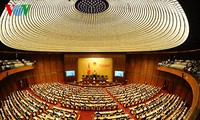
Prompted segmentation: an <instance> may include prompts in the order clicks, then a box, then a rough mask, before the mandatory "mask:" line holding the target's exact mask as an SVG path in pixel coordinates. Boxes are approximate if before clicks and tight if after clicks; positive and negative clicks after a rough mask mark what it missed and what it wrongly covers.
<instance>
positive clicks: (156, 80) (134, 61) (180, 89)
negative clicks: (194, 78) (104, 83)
mask: <svg viewBox="0 0 200 120" xmlns="http://www.w3.org/2000/svg"><path fill="white" fill-rule="evenodd" d="M171 56H172V54H166V53H165V54H162V53H156V54H152V53H149V54H146V53H145V54H142V53H141V54H127V56H126V72H125V73H126V79H127V80H128V83H140V84H144V83H147V84H150V85H154V86H159V87H162V88H163V89H166V90H167V91H168V92H170V93H173V94H176V95H178V96H180V97H181V98H182V99H184V100H185V101H186V102H187V103H188V105H189V106H191V104H192V98H193V95H192V90H191V87H190V85H189V84H188V83H187V82H186V81H185V80H184V79H183V78H181V77H178V76H176V75H174V74H171V73H167V72H162V71H158V70H157V64H158V62H160V61H162V60H166V59H168V58H170V57H171ZM164 86H165V87H164Z"/></svg>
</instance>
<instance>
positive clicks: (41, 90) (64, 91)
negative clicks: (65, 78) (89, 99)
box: [30, 83, 81, 104]
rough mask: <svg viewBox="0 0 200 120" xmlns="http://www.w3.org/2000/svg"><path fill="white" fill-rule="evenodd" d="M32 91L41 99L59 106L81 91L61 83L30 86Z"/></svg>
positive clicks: (78, 88)
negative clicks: (59, 103)
mask: <svg viewBox="0 0 200 120" xmlns="http://www.w3.org/2000/svg"><path fill="white" fill-rule="evenodd" d="M30 89H31V90H32V91H33V92H34V93H35V94H36V95H37V96H39V97H40V98H41V99H43V100H45V101H47V102H49V103H51V104H57V103H58V102H61V101H62V100H65V98H68V97H69V96H71V95H72V94H76V93H77V92H79V91H80V90H81V88H80V87H77V86H73V85H63V84H61V83H44V84H37V85H32V86H30Z"/></svg>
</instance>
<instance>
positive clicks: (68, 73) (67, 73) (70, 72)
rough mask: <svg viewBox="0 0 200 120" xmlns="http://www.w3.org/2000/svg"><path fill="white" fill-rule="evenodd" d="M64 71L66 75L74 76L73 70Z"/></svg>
mask: <svg viewBox="0 0 200 120" xmlns="http://www.w3.org/2000/svg"><path fill="white" fill-rule="evenodd" d="M65 73H66V76H67V77H69V76H75V70H67V71H65Z"/></svg>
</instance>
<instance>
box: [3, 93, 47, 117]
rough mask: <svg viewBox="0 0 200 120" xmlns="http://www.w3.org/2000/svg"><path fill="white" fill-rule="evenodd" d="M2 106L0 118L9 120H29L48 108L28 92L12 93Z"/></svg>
mask: <svg viewBox="0 0 200 120" xmlns="http://www.w3.org/2000/svg"><path fill="white" fill-rule="evenodd" d="M2 104H3V107H2V109H1V117H3V119H10V120H24V119H27V120H29V119H30V118H32V117H34V116H36V115H37V114H40V113H42V112H43V111H45V110H47V109H48V108H49V105H48V104H46V103H45V102H42V101H40V100H38V99H36V98H35V97H33V96H32V95H31V94H30V93H29V92H28V91H16V92H13V93H11V94H10V96H7V97H6V100H4V101H3V103H2ZM1 117H0V118H1Z"/></svg>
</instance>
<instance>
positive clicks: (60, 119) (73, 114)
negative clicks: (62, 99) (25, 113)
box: [33, 107, 78, 120]
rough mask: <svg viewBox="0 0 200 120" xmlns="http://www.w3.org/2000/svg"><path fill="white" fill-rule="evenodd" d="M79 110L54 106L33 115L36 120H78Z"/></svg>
mask: <svg viewBox="0 0 200 120" xmlns="http://www.w3.org/2000/svg"><path fill="white" fill-rule="evenodd" d="M77 118H78V111H74V110H68V109H63V108H58V107H53V108H52V109H49V110H47V111H46V112H44V113H42V114H39V115H38V116H35V117H33V119H34V120H41V119H42V120H76V119H77Z"/></svg>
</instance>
